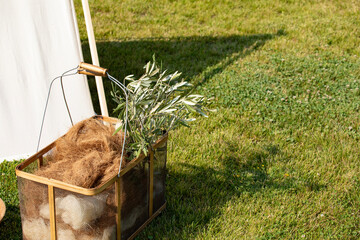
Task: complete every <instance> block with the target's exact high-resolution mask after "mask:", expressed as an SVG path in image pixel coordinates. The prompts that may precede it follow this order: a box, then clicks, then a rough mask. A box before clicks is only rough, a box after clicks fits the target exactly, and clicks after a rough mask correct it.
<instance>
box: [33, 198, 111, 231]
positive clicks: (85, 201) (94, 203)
mask: <svg viewBox="0 0 360 240" xmlns="http://www.w3.org/2000/svg"><path fill="white" fill-rule="evenodd" d="M106 198H107V196H106V195H104V194H103V195H99V196H91V197H81V198H80V197H76V196H75V195H72V194H69V195H67V196H66V197H64V198H56V199H55V206H56V216H57V217H61V220H62V221H63V222H64V223H66V224H69V225H70V226H71V227H72V228H73V229H74V230H80V229H82V228H85V227H87V226H89V225H90V223H91V222H92V221H94V220H96V219H98V218H100V217H101V216H102V214H103V213H104V209H105V205H106ZM40 216H41V217H43V218H44V219H49V216H50V215H49V204H43V205H41V206H40Z"/></svg>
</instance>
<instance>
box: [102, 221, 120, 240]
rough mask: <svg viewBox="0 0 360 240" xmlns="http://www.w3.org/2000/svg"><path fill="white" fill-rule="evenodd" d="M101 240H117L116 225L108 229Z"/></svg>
mask: <svg viewBox="0 0 360 240" xmlns="http://www.w3.org/2000/svg"><path fill="white" fill-rule="evenodd" d="M101 240H116V225H114V226H112V227H108V228H106V229H105V230H104V233H103V236H102V238H101Z"/></svg>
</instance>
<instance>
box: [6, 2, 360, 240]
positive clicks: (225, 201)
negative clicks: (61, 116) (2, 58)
mask: <svg viewBox="0 0 360 240" xmlns="http://www.w3.org/2000/svg"><path fill="white" fill-rule="evenodd" d="M75 4H76V7H77V10H78V15H79V27H80V34H81V39H82V43H83V50H84V53H85V54H84V55H85V60H86V61H88V62H90V55H89V49H88V45H87V39H86V31H85V26H84V24H83V22H82V21H83V16H82V11H81V10H80V9H79V8H80V7H81V3H80V1H79V0H76V1H75ZM90 7H91V9H92V15H93V22H94V28H95V32H96V34H95V35H96V38H97V40H98V43H97V46H98V51H99V57H100V63H101V65H102V66H104V67H107V68H109V70H110V73H111V74H112V75H113V76H116V77H118V78H120V79H122V78H123V77H124V76H126V75H128V74H135V75H137V76H139V75H140V74H141V73H142V71H143V69H142V67H143V66H144V65H145V63H146V62H147V61H149V60H151V58H152V55H153V54H155V55H156V58H157V60H158V61H161V62H162V63H163V66H164V67H165V68H167V69H169V70H170V71H174V70H179V71H182V72H183V76H184V77H186V78H187V79H188V80H189V81H190V82H192V83H194V84H196V85H197V86H198V91H199V92H200V93H202V94H205V95H207V96H209V97H214V98H215V100H214V101H213V104H212V106H211V107H212V108H217V112H216V113H212V114H211V115H210V116H209V118H207V119H201V120H199V121H198V122H196V123H194V124H193V126H192V128H190V129H187V128H182V129H179V130H177V131H174V132H172V133H171V135H170V141H169V153H168V165H167V166H168V178H167V203H168V205H167V209H166V211H165V212H164V213H163V214H162V215H160V216H159V217H158V218H156V219H155V220H154V221H153V222H152V223H151V224H150V225H149V226H148V227H147V228H146V229H145V230H144V231H143V232H142V233H141V234H140V235H139V237H138V239H360V210H359V209H360V161H359V155H360V148H359V140H360V119H359V110H360V60H359V55H360V28H359V26H360V18H359V12H360V5H359V4H358V2H357V1H351V0H346V1H345V0H342V1H341V0H338V1H335V0H334V1H325V0H324V1H292V0H287V1H285V0H284V1H279V0H275V1H265V0H260V1H250V0H249V1H219V0H213V1H207V0H201V1H192V0H182V1H172V0H168V1H163V0H158V1H140V0H132V1H130V0H125V1H121V2H120V1H116V0H102V1H91V2H90ZM90 86H91V91H92V95H93V100H94V103H96V101H97V100H96V90H95V87H94V86H95V85H94V83H93V80H90ZM105 88H106V89H107V91H108V90H110V89H111V86H110V85H109V84H107V83H105ZM108 97H109V96H108ZM108 104H109V109H112V108H113V107H114V104H112V103H111V99H110V97H109V98H108ZM96 110H97V111H98V112H99V107H98V106H96ZM16 164H17V163H9V162H4V163H2V164H0V170H1V174H0V197H1V198H3V200H4V201H5V202H6V204H7V206H8V211H7V214H6V217H5V219H4V221H3V222H2V223H1V224H0V239H20V238H21V229H20V226H21V223H20V215H19V209H18V199H17V190H16V178H15V174H14V170H13V169H14V167H15V166H16Z"/></svg>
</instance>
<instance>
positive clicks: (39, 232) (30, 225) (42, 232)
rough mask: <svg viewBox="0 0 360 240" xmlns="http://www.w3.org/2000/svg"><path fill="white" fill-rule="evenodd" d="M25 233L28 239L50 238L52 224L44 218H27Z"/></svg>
mask: <svg viewBox="0 0 360 240" xmlns="http://www.w3.org/2000/svg"><path fill="white" fill-rule="evenodd" d="M23 234H24V237H25V238H26V239H28V240H50V226H49V225H47V224H46V223H45V221H44V220H43V219H42V218H38V219H25V220H24V222H23Z"/></svg>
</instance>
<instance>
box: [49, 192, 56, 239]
mask: <svg viewBox="0 0 360 240" xmlns="http://www.w3.org/2000/svg"><path fill="white" fill-rule="evenodd" d="M48 195H49V210H50V234H51V240H56V219H55V217H56V210H55V196H54V187H53V186H51V185H48Z"/></svg>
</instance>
